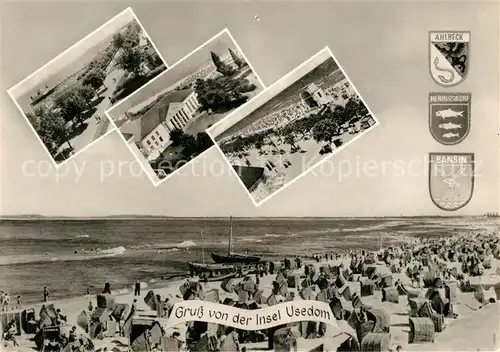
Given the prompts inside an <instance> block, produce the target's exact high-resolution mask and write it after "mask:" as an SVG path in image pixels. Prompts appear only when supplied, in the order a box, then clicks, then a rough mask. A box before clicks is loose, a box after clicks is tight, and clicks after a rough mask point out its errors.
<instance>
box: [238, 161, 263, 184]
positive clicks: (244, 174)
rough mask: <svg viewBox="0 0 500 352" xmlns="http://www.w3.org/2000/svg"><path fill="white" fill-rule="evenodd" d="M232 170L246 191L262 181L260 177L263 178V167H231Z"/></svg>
mask: <svg viewBox="0 0 500 352" xmlns="http://www.w3.org/2000/svg"><path fill="white" fill-rule="evenodd" d="M233 169H234V171H236V173H237V174H238V176H239V177H240V179H241V181H243V184H244V185H245V187H246V188H247V189H248V190H252V188H253V187H254V186H255V185H256V184H257V182H259V181H260V180H261V179H262V176H264V168H263V167H254V166H237V165H233Z"/></svg>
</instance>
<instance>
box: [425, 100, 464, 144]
mask: <svg viewBox="0 0 500 352" xmlns="http://www.w3.org/2000/svg"><path fill="white" fill-rule="evenodd" d="M470 105H471V94H470V93H430V94H429V130H430V131H431V134H432V136H433V137H434V139H435V140H436V141H438V142H439V143H441V144H444V145H454V144H458V143H460V142H461V141H463V140H464V139H465V137H467V135H468V134H469V130H470Z"/></svg>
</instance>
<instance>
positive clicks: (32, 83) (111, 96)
mask: <svg viewBox="0 0 500 352" xmlns="http://www.w3.org/2000/svg"><path fill="white" fill-rule="evenodd" d="M166 68H167V66H166V64H165V61H164V60H163V59H162V57H161V56H160V54H159V53H158V52H157V50H156V48H155V46H154V44H153V42H152V41H151V39H150V38H149V36H148V35H147V33H146V32H145V30H144V28H143V27H142V25H141V24H140V22H139V21H138V19H137V18H136V16H135V14H134V12H133V11H132V9H131V8H128V9H126V10H124V11H123V12H121V13H120V14H118V15H117V16H115V17H114V18H112V19H111V20H110V21H108V22H107V23H105V24H104V25H103V26H101V27H99V28H98V29H97V30H95V31H94V32H92V33H91V34H89V35H88V36H87V37H85V38H84V39H82V40H81V41H79V42H78V43H76V44H75V45H73V46H72V47H71V48H69V49H68V50H67V51H65V52H63V53H62V54H60V55H59V56H57V57H56V58H55V59H53V60H52V61H50V62H49V63H48V64H46V65H45V66H43V67H42V68H40V69H39V70H38V71H36V72H35V73H33V74H32V75H30V76H29V77H27V78H26V79H24V80H23V81H21V82H20V83H18V84H16V85H15V86H14V87H12V88H11V89H9V94H10V96H11V97H12V99H13V100H14V102H15V104H16V105H17V107H18V108H19V110H20V111H21V113H22V114H23V115H24V116H25V117H26V119H27V120H28V122H29V123H30V125H31V127H32V128H33V129H34V131H35V133H36V134H37V136H38V137H39V140H40V141H41V142H42V144H43V145H44V146H45V148H46V149H47V151H48V152H49V154H50V155H51V156H52V158H53V159H54V161H55V162H56V164H59V165H60V163H62V162H63V161H65V160H68V159H69V158H70V157H71V156H73V155H75V154H76V153H78V152H80V151H82V150H83V149H84V148H85V147H87V146H88V145H89V144H91V143H92V142H94V141H96V140H97V139H99V138H100V137H102V136H103V135H105V134H106V133H107V132H109V131H111V130H112V128H113V126H112V125H111V124H110V121H109V120H108V118H107V117H106V116H105V114H104V112H105V111H106V110H108V109H109V108H110V107H111V106H112V105H113V104H115V103H117V102H119V101H120V100H122V99H124V98H125V97H127V96H128V95H130V94H131V93H133V92H134V91H135V90H137V89H138V88H140V87H141V86H143V85H144V84H145V83H147V82H149V81H150V80H151V79H152V78H153V77H155V76H157V75H158V74H159V73H161V72H162V71H164V70H166Z"/></svg>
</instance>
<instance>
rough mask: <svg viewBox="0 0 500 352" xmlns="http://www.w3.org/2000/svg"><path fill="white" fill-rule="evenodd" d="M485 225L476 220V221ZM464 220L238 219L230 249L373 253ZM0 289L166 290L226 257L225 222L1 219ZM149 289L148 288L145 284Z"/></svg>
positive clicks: (35, 293)
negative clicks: (192, 265)
mask: <svg viewBox="0 0 500 352" xmlns="http://www.w3.org/2000/svg"><path fill="white" fill-rule="evenodd" d="M482 222H484V221H481V220H480V221H479V222H478V223H477V225H478V226H479V223H482ZM471 226H472V227H474V226H476V225H474V221H472V220H471V219H464V218H366V219H360V218H335V219H323V218H321V219H318V218H300V219H297V218H291V219H290V218H289V219H269V218H259V219H253V218H238V219H233V237H232V238H233V241H232V242H233V243H232V245H233V251H236V252H248V253H249V254H253V255H259V256H261V257H262V258H263V259H264V260H280V259H283V258H284V257H295V256H296V255H300V256H311V255H312V254H313V253H325V252H344V251H348V250H351V249H366V250H378V249H380V247H381V246H383V247H386V246H389V245H393V244H398V243H401V242H403V241H407V240H408V239H410V238H412V237H414V236H418V237H427V236H449V235H454V234H457V233H460V232H462V231H470V230H471ZM0 234H1V239H2V240H1V241H0V289H1V290H2V291H6V292H8V293H9V294H10V295H11V296H17V295H21V296H22V297H23V300H24V302H40V300H41V299H42V289H43V287H44V286H46V287H47V288H48V289H49V290H50V292H51V298H52V299H61V298H70V297H75V296H81V295H83V294H85V293H86V292H87V289H88V288H90V289H91V292H94V293H95V292H98V291H100V290H102V288H103V286H104V283H106V282H109V283H110V284H111V287H112V289H121V288H130V287H131V285H132V284H133V283H134V282H135V280H139V281H141V282H146V283H148V282H149V283H154V284H155V285H163V286H165V284H166V281H169V280H170V281H171V280H172V279H173V278H179V277H181V276H186V275H187V274H188V272H187V269H188V262H199V263H202V262H205V263H210V262H212V260H211V257H210V253H212V252H215V253H226V252H227V249H228V241H229V220H228V219H221V218H218V219H200V218H198V219H128V220H123V219H119V220H116V219H105V220H47V219H43V220H3V221H1V222H0ZM150 286H151V285H150Z"/></svg>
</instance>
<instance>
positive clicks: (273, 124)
mask: <svg viewBox="0 0 500 352" xmlns="http://www.w3.org/2000/svg"><path fill="white" fill-rule="evenodd" d="M308 111H309V108H308V107H307V105H306V104H305V103H304V102H302V101H300V102H298V103H294V104H292V105H289V106H287V107H286V108H283V109H281V110H278V111H274V112H272V113H271V114H269V115H266V116H264V117H263V118H260V119H259V120H257V121H256V122H254V123H253V124H251V125H250V126H247V127H245V128H244V129H243V130H242V131H241V135H242V136H247V135H251V134H255V133H259V132H262V131H265V130H268V129H274V128H279V127H281V126H284V125H285V124H287V123H289V122H292V121H294V120H296V119H300V118H303V117H305V116H306V115H307V113H308Z"/></svg>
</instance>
